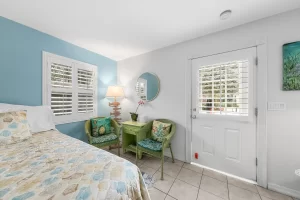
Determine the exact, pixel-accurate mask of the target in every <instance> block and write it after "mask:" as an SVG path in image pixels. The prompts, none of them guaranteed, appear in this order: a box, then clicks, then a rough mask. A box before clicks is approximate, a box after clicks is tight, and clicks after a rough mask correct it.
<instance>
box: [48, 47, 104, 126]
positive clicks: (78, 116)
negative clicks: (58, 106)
mask: <svg viewBox="0 0 300 200" xmlns="http://www.w3.org/2000/svg"><path fill="white" fill-rule="evenodd" d="M53 62H55V63H58V64H62V65H67V66H71V67H72V87H71V88H55V89H53V87H52V85H51V63H53ZM78 69H82V70H88V71H93V73H94V80H93V90H89V89H82V88H79V86H78ZM42 73H43V77H42V79H43V80H42V84H43V92H42V93H43V95H42V101H43V105H48V106H51V93H52V91H54V92H68V93H72V114H71V115H62V116H54V123H55V124H56V125H58V124H66V123H73V122H79V121H85V120H88V119H90V118H93V117H96V116H97V111H98V101H97V96H98V94H97V91H98V87H97V86H98V83H97V80H98V77H97V76H98V73H97V66H95V65H91V64H88V63H84V62H80V61H77V60H74V59H70V58H66V57H63V56H59V55H55V54H52V53H48V52H45V51H43V72H42ZM80 93H90V94H93V95H94V98H93V108H94V109H93V112H90V113H78V105H79V102H78V94H80Z"/></svg>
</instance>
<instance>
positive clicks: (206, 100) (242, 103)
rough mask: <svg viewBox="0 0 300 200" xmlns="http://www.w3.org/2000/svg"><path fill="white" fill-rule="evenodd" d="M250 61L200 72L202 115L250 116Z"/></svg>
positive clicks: (200, 106) (205, 67) (207, 67)
mask: <svg viewBox="0 0 300 200" xmlns="http://www.w3.org/2000/svg"><path fill="white" fill-rule="evenodd" d="M248 64H249V63H248V61H235V62H229V63H223V64H217V65H212V66H204V67H202V68H201V69H200V70H199V108H200V109H199V110H200V113H211V114H222V115H240V116H248V111H249V108H248V88H249V86H248V82H249V80H248V78H249V73H248Z"/></svg>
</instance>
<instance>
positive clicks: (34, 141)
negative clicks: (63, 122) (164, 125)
mask: <svg viewBox="0 0 300 200" xmlns="http://www.w3.org/2000/svg"><path fill="white" fill-rule="evenodd" d="M2 199H3V200H4V199H13V200H25V199H39V200H41V199H49V200H55V199H64V200H66V199H76V200H87V199H95V200H96V199H108V200H109V199H111V200H118V199H122V200H123V199H124V200H125V199H132V200H137V199H145V200H148V199H149V200H150V197H149V194H148V191H147V189H146V187H145V184H144V181H143V179H142V175H141V173H140V171H139V169H138V168H137V167H136V166H135V165H134V164H132V163H131V162H129V161H127V160H125V159H123V158H120V157H118V156H116V155H113V154H111V153H109V152H107V151H104V150H101V149H98V148H96V147H93V146H90V145H89V144H86V143H84V142H82V141H79V140H77V139H74V138H71V137H69V136H67V135H64V134H62V133H59V132H58V131H48V132H43V133H38V134H35V135H33V136H32V137H31V138H30V139H28V140H26V141H23V142H20V143H17V144H10V145H7V146H0V200H2Z"/></svg>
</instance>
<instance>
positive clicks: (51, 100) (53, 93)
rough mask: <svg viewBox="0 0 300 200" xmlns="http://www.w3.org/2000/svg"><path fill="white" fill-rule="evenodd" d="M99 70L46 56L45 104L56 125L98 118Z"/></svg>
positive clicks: (44, 69) (44, 56)
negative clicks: (51, 112) (52, 114)
mask: <svg viewBox="0 0 300 200" xmlns="http://www.w3.org/2000/svg"><path fill="white" fill-rule="evenodd" d="M96 69H97V68H96V66H93V65H90V64H87V63H82V62H79V61H76V60H72V59H69V58H65V57H61V56H57V55H54V54H50V53H47V52H43V104H44V105H50V106H51V109H52V111H53V113H54V116H55V122H56V123H57V124H60V123H70V122H75V121H82V120H86V119H89V118H91V117H94V116H96V111H97V98H96V97H97V87H96V86H97V84H96V83H97V77H96Z"/></svg>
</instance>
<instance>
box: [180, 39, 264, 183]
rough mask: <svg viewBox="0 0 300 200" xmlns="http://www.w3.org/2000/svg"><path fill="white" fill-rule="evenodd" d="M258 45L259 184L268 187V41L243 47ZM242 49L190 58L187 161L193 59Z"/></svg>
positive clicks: (187, 77)
mask: <svg viewBox="0 0 300 200" xmlns="http://www.w3.org/2000/svg"><path fill="white" fill-rule="evenodd" d="M251 47H256V48H257V58H258V65H257V74H256V76H257V79H256V81H257V84H256V85H257V88H256V95H257V96H256V98H257V102H256V104H257V108H258V116H257V126H256V127H257V128H256V134H257V137H256V138H257V139H256V154H257V159H258V163H257V169H256V171H257V172H256V173H257V184H258V185H260V186H262V187H265V188H267V184H268V182H267V83H268V81H267V67H268V65H267V43H266V42H265V41H261V42H257V44H255V45H252V46H246V47H244V48H241V49H246V48H251ZM241 49H231V50H228V51H226V52H216V53H215V54H211V55H199V56H193V57H190V58H188V60H187V61H188V62H187V64H188V65H187V66H188V67H187V68H186V73H185V78H186V79H185V80H186V84H185V85H186V90H185V91H186V94H185V96H186V124H185V125H186V145H185V146H186V161H187V162H189V163H190V162H191V160H192V157H191V156H192V148H191V144H192V131H191V130H192V119H191V115H192V73H191V72H192V60H193V59H196V58H202V57H207V56H212V55H217V54H222V53H227V52H230V51H237V50H241Z"/></svg>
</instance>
